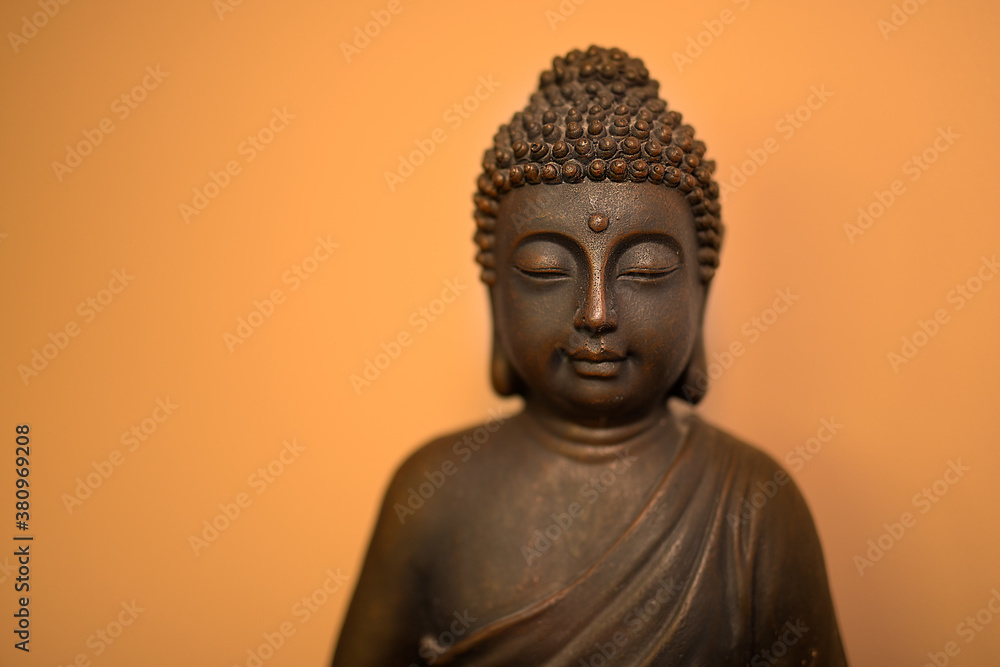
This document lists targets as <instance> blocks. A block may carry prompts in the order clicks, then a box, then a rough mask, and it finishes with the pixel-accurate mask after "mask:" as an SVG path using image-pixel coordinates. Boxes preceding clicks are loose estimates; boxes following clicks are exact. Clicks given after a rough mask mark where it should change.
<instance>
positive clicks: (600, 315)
mask: <svg viewBox="0 0 1000 667" xmlns="http://www.w3.org/2000/svg"><path fill="white" fill-rule="evenodd" d="M573 326H575V327H576V328H577V329H583V330H586V331H592V332H595V333H600V332H604V331H611V330H613V329H615V328H617V327H618V314H617V313H616V312H615V309H614V307H613V305H612V303H611V298H610V295H609V294H608V286H607V284H606V282H605V281H604V279H603V277H601V276H594V277H593V278H592V279H591V281H590V286H589V287H588V289H587V296H586V298H585V299H584V302H583V304H582V305H581V306H580V308H578V309H577V311H576V315H575V317H574V318H573Z"/></svg>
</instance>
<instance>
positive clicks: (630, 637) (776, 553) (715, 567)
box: [422, 415, 847, 667]
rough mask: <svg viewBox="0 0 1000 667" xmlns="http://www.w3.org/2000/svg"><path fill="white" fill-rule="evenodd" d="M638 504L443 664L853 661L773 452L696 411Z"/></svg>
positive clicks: (812, 540) (440, 661) (814, 664)
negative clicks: (615, 532) (607, 535)
mask: <svg viewBox="0 0 1000 667" xmlns="http://www.w3.org/2000/svg"><path fill="white" fill-rule="evenodd" d="M690 420H691V421H690V424H689V428H688V431H687V436H686V438H685V440H684V442H683V444H682V445H681V447H680V449H679V451H678V453H677V456H676V457H675V459H674V461H673V462H672V464H671V465H670V467H669V469H668V470H667V472H666V473H665V475H664V476H663V478H662V479H661V481H660V482H659V484H658V485H657V487H656V488H655V490H654V491H653V493H652V494H651V496H650V498H649V500H648V502H647V503H646V505H645V506H644V507H643V509H642V511H641V512H640V514H639V515H638V516H637V517H636V518H635V520H634V521H633V522H632V523H631V524H630V525H629V526H628V527H627V528H626V529H625V531H624V532H623V533H622V535H621V536H620V537H619V538H618V539H617V540H616V541H615V543H614V544H613V546H612V547H611V548H610V549H609V550H608V551H607V552H606V553H605V554H604V555H603V556H602V557H600V558H599V559H598V560H597V561H596V562H594V563H593V564H592V565H591V566H590V567H589V568H588V569H587V570H586V571H585V572H583V573H582V574H581V575H580V576H579V577H578V578H577V579H576V580H575V581H573V582H571V583H570V584H569V585H567V586H566V587H565V588H563V589H562V590H560V591H558V592H556V593H555V594H553V595H550V596H548V597H546V598H544V599H539V600H536V601H534V602H533V603H531V604H530V605H528V606H526V607H524V608H522V609H520V610H518V611H516V612H514V613H511V614H508V615H506V616H505V617H503V618H500V619H498V620H496V621H494V622H492V623H490V624H488V625H486V626H485V627H479V628H475V629H474V630H473V631H471V632H470V633H469V634H468V635H466V636H465V637H464V638H462V639H461V640H459V641H457V642H456V643H455V644H454V645H452V646H450V647H440V646H437V645H436V644H435V642H434V639H433V638H432V637H431V636H430V635H428V636H426V637H424V639H423V640H422V643H423V646H424V647H425V648H429V649H431V650H432V652H433V653H434V654H435V655H438V658H437V659H436V660H435V661H434V664H435V665H452V666H462V667H488V666H493V665H526V666H541V665H546V666H552V667H555V666H560V665H565V666H573V667H577V666H588V665H589V666H593V667H600V666H602V665H607V666H611V665H630V666H639V665H643V666H645V665H650V666H653V665H657V666H658V665H699V666H707V667H714V666H719V665H750V666H751V667H758V666H760V667H763V666H765V665H767V666H771V665H788V666H791V665H795V666H796V667H802V666H809V667H819V666H826V665H833V666H840V665H846V664H847V662H846V658H845V655H844V651H843V648H842V645H841V640H840V635H839V631H838V628H837V621H836V617H835V614H834V610H833V604H832V601H831V598H830V593H829V588H828V584H827V579H826V570H825V566H824V562H823V554H822V550H821V548H820V544H819V539H818V537H817V535H816V530H815V527H814V525H813V522H812V518H811V516H810V514H809V510H808V508H807V507H806V504H805V501H804V500H803V498H802V496H801V494H800V493H799V491H798V489H797V488H796V486H795V484H794V482H792V481H791V479H790V478H789V477H788V475H787V473H785V472H784V470H782V469H781V467H780V466H779V465H778V464H777V463H775V462H774V461H773V460H772V459H771V458H770V457H769V456H767V455H766V454H764V453H762V452H760V451H759V450H757V449H754V448H753V447H751V446H749V445H747V444H745V443H742V442H740V441H739V440H736V439H735V438H733V437H731V436H729V435H727V434H726V433H724V432H722V431H719V430H718V429H716V428H714V427H712V426H710V425H709V424H707V423H705V422H703V421H701V420H700V419H699V418H698V417H697V416H694V415H692V416H691V417H690Z"/></svg>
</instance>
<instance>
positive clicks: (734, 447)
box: [692, 417, 815, 540]
mask: <svg viewBox="0 0 1000 667" xmlns="http://www.w3.org/2000/svg"><path fill="white" fill-rule="evenodd" d="M696 419H697V421H695V422H692V428H694V429H697V430H698V431H700V433H701V435H700V439H701V441H702V442H701V443H700V444H701V445H702V446H703V447H705V448H706V449H707V450H710V453H709V456H710V457H711V458H712V459H713V464H712V465H715V466H718V467H719V470H718V471H717V473H718V474H719V476H724V477H725V478H726V483H725V488H726V491H725V505H726V520H727V522H728V523H729V524H730V526H732V527H734V528H735V526H736V524H739V525H741V526H745V527H752V528H751V530H748V531H746V533H745V536H747V537H752V538H753V539H754V540H756V539H762V538H767V537H769V538H771V539H783V538H781V536H782V535H785V534H788V533H798V534H809V535H814V534H815V527H814V523H813V520H812V515H811V513H810V511H809V507H808V505H807V503H806V500H805V497H804V496H803V495H802V492H801V490H800V489H799V487H798V485H797V484H796V483H795V480H794V479H793V478H792V476H791V474H789V472H788V471H787V470H785V468H784V467H783V466H782V465H781V464H780V463H778V461H776V460H775V459H774V457H772V456H771V455H770V454H768V453H767V452H765V451H764V450H762V449H760V448H758V447H757V446H755V445H752V444H750V443H748V442H745V441H743V440H741V439H740V438H737V437H736V436H733V435H732V434H730V433H728V432H726V431H725V430H723V429H720V428H718V427H716V426H714V425H712V424H709V423H708V422H706V421H704V420H702V419H701V418H699V417H696ZM692 436H695V432H692Z"/></svg>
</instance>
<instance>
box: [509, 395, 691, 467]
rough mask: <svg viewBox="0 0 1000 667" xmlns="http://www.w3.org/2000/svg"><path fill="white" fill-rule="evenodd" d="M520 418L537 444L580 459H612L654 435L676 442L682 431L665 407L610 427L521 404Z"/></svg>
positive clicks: (644, 442) (642, 443)
mask: <svg viewBox="0 0 1000 667" xmlns="http://www.w3.org/2000/svg"><path fill="white" fill-rule="evenodd" d="M524 416H525V419H524V423H525V426H526V428H527V429H528V430H529V432H530V434H531V435H532V436H533V437H534V438H536V439H537V440H538V441H539V442H540V443H541V444H543V445H545V446H546V447H548V448H550V449H553V450H555V451H557V452H559V453H561V454H564V455H566V456H569V457H570V458H575V459H580V460H602V459H605V458H613V457H615V456H616V455H617V454H618V453H619V452H622V451H624V450H626V449H638V448H641V447H643V446H645V445H646V444H648V443H649V442H651V441H652V440H655V439H656V438H651V437H650V436H651V435H653V434H656V433H659V434H663V433H666V434H668V436H669V438H670V440H672V441H675V442H676V441H677V440H679V439H680V435H681V433H682V431H683V430H684V429H683V426H682V425H681V424H680V423H679V420H678V419H677V417H676V416H675V415H674V414H672V413H671V411H670V409H669V408H668V407H667V406H666V405H663V406H661V407H659V408H657V409H655V410H652V411H650V412H649V413H647V414H644V415H642V416H640V417H637V418H636V419H635V420H632V421H628V422H625V423H621V424H615V425H613V426H595V425H588V424H582V423H580V422H579V421H575V420H572V419H569V418H566V417H564V416H562V415H559V414H557V413H554V412H552V411H550V410H547V409H545V407H543V406H539V405H537V404H532V403H527V404H526V405H525V409H524Z"/></svg>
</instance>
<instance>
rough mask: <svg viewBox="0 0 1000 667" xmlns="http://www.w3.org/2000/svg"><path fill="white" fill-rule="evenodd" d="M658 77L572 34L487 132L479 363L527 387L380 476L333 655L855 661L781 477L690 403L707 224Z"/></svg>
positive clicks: (361, 663) (686, 148)
mask: <svg viewBox="0 0 1000 667" xmlns="http://www.w3.org/2000/svg"><path fill="white" fill-rule="evenodd" d="M658 88H659V84H658V83H657V82H656V81H654V80H652V79H650V77H649V73H648V71H647V70H646V68H645V67H644V66H643V63H642V61H640V60H638V59H636V58H631V57H629V56H628V54H626V53H625V52H623V51H621V50H619V49H604V48H598V47H591V48H589V49H588V50H587V51H585V52H584V51H580V50H574V51H572V52H570V53H569V54H567V55H566V56H565V57H557V58H555V59H554V61H553V65H552V69H551V70H549V71H546V72H544V73H543V74H542V75H541V80H540V86H539V89H538V91H537V92H535V93H534V94H533V95H532V96H531V99H530V103H529V104H528V107H527V108H526V109H525V110H524V111H523V112H519V113H516V114H514V116H513V119H512V121H511V122H510V124H508V125H503V126H502V127H501V128H500V131H499V133H498V134H497V135H496V137H495V143H494V146H493V147H492V148H491V149H489V150H487V151H486V153H485V158H484V161H483V169H484V171H483V173H482V175H481V176H480V177H479V179H478V192H477V194H476V195H475V197H474V200H475V213H474V217H475V221H476V228H477V231H476V233H475V242H476V244H477V246H478V254H477V260H478V262H479V264H480V265H481V267H482V271H481V277H482V280H483V282H484V283H485V284H486V286H487V287H488V290H489V297H490V302H491V307H492V315H493V352H492V360H491V376H492V382H493V386H494V388H495V389H496V391H497V392H498V393H499V394H501V395H504V396H510V395H520V396H521V397H523V401H524V408H523V410H522V411H521V412H519V413H517V414H516V415H513V416H509V417H508V418H507V419H505V420H503V423H502V424H501V423H500V422H499V421H498V420H494V421H493V422H492V423H488V424H486V425H485V426H484V427H482V426H481V427H478V428H476V427H473V428H470V429H468V430H465V431H462V432H459V433H453V434H451V435H447V436H444V437H441V438H439V439H436V440H434V441H432V442H430V443H429V444H427V445H425V446H423V447H422V448H420V449H419V450H418V451H417V452H416V453H414V454H413V455H412V456H411V457H410V458H409V459H408V460H407V461H405V462H404V463H403V464H402V466H401V467H400V468H399V470H398V471H397V472H396V474H395V477H394V478H393V480H392V482H391V483H390V486H389V489H388V491H387V493H386V496H385V501H384V505H383V507H382V510H381V514H380V516H379V518H378V522H377V525H376V527H375V532H374V535H373V537H372V541H371V544H370V547H369V550H368V554H367V557H366V560H365V563H364V567H363V570H362V572H361V575H360V578H359V580H358V583H357V588H356V590H355V592H354V597H353V599H352V601H351V604H350V607H349V610H348V613H347V617H346V620H345V622H344V626H343V629H342V632H341V635H340V640H339V643H338V646H337V649H336V653H335V656H334V659H333V665H334V666H335V667H367V666H377V667H392V666H395V665H398V666H399V667H415V666H424V665H461V666H476V667H485V666H487V665H518V666H529V667H534V666H539V665H552V666H559V665H565V666H567V667H570V666H572V667H578V666H584V667H586V666H593V667H600V666H601V665H609V666H610V665H692V666H694V665H697V666H707V667H718V666H720V665H752V666H753V667H757V666H758V665H788V666H791V665H795V666H797V667H798V666H802V665H811V666H821V665H822V666H826V665H834V666H840V665H846V664H847V663H846V659H845V655H844V650H843V647H842V644H841V639H840V634H839V631H838V628H837V621H836V617H835V614H834V609H833V604H832V601H831V597H830V592H829V586H828V583H827V576H826V570H825V565H824V561H823V553H822V550H821V547H820V543H819V539H818V537H817V534H816V529H815V526H814V524H813V521H812V518H811V516H810V513H809V510H808V508H807V506H806V503H805V501H804V500H803V497H802V495H801V494H800V492H799V490H798V489H797V488H796V486H795V484H794V482H793V481H792V480H791V479H790V477H789V476H788V474H787V473H786V472H785V471H784V470H783V469H782V468H781V467H780V466H779V465H778V464H777V463H776V462H775V461H774V460H773V459H772V458H770V457H769V456H768V455H766V454H764V453H763V452H761V451H759V450H757V449H755V448H754V447H752V446H750V445H748V444H745V443H743V442H741V441H739V440H737V439H736V438H734V437H732V436H730V435H728V434H726V433H725V432H723V431H721V430H719V429H717V428H715V427H714V426H712V425H710V424H708V423H706V422H705V421H703V420H702V419H701V418H700V417H698V416H697V414H696V413H695V412H694V411H693V410H691V409H690V407H685V404H686V403H687V404H692V405H693V404H695V403H697V402H698V401H699V400H700V399H701V398H702V396H703V395H704V390H705V385H704V382H698V381H696V380H695V378H699V377H700V378H703V377H704V376H705V375H704V370H705V353H704V347H703V344H702V330H701V325H702V319H703V315H704V312H705V300H706V295H707V292H708V288H709V285H710V283H711V280H712V278H713V276H714V274H715V271H716V268H717V267H718V264H719V248H720V244H721V240H722V235H723V226H722V224H721V218H720V205H719V186H718V184H717V183H716V182H715V181H714V180H713V177H712V174H713V171H714V169H715V164H714V163H713V162H712V161H710V160H706V159H705V144H704V143H702V142H701V141H699V140H697V139H695V136H694V130H693V129H692V127H691V126H690V125H687V124H684V123H683V122H682V117H681V114H680V113H678V112H677V111H674V110H671V109H668V107H667V104H666V102H664V101H663V100H662V99H660V98H659V97H658ZM421 485H424V486H425V487H426V488H427V489H430V488H431V487H432V486H433V489H432V491H431V493H429V494H423V492H421V497H420V498H419V499H420V500H422V504H420V503H416V502H414V496H413V494H415V493H417V491H416V490H417V489H420V488H421ZM425 495H426V498H424V496H425ZM415 507H416V509H414V508H415Z"/></svg>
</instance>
